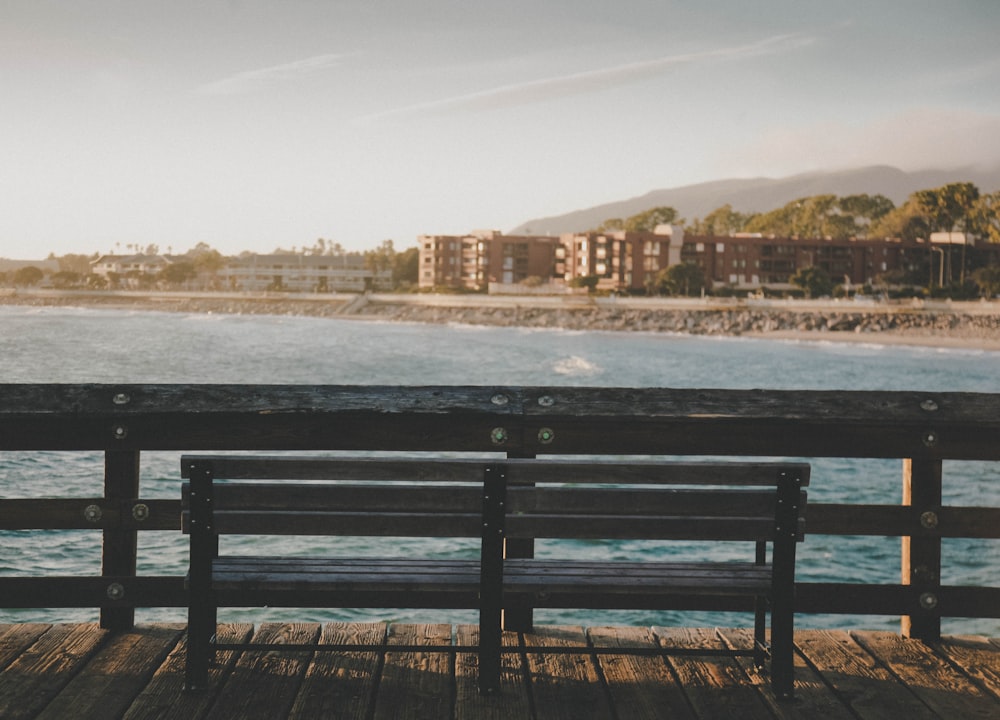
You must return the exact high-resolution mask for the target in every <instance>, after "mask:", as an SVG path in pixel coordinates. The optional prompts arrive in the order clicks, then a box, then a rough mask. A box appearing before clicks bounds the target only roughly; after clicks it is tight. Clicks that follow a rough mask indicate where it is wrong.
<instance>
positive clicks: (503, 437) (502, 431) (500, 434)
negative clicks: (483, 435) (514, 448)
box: [490, 427, 507, 445]
mask: <svg viewBox="0 0 1000 720" xmlns="http://www.w3.org/2000/svg"><path fill="white" fill-rule="evenodd" d="M490 440H492V441H493V444H494V445H503V444H504V443H505V442H507V429H506V428H502V427H495V428H493V430H491V431H490Z"/></svg>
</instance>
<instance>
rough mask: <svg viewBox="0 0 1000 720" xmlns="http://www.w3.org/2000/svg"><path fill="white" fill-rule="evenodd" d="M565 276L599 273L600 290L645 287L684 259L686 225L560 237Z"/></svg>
mask: <svg viewBox="0 0 1000 720" xmlns="http://www.w3.org/2000/svg"><path fill="white" fill-rule="evenodd" d="M560 240H561V243H562V247H563V251H562V255H563V257H562V260H563V264H562V265H561V266H560V267H561V268H562V270H563V272H562V278H563V279H564V280H565V281H566V282H567V283H571V282H572V281H573V280H574V279H580V278H585V277H597V288H598V289H599V290H613V291H628V290H645V289H646V288H647V287H649V285H651V284H652V282H653V281H654V280H655V279H656V276H657V275H658V274H659V272H660V271H661V270H665V269H666V268H668V267H670V266H671V265H677V264H678V263H680V262H681V252H682V246H683V243H684V228H682V227H681V226H679V225H660V226H659V227H657V228H656V230H655V231H653V232H631V231H625V230H619V231H615V232H610V233H597V232H588V233H569V234H566V235H562V236H561V237H560Z"/></svg>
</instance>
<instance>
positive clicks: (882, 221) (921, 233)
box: [869, 197, 931, 241]
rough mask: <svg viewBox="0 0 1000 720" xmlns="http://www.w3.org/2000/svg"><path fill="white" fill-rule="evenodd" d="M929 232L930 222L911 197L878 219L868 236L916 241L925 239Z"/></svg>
mask: <svg viewBox="0 0 1000 720" xmlns="http://www.w3.org/2000/svg"><path fill="white" fill-rule="evenodd" d="M930 232H931V225H930V221H929V219H928V218H927V215H925V214H924V212H923V210H921V208H920V205H919V204H917V203H916V202H915V201H914V200H913V199H912V197H911V198H910V199H909V200H907V201H906V202H905V203H903V204H902V205H901V206H899V207H898V208H895V209H893V210H891V211H889V212H888V213H886V214H885V215H883V216H882V217H881V218H879V219H878V220H877V221H876V222H875V223H874V225H873V226H872V228H871V230H870V231H869V235H870V236H872V237H884V238H901V239H903V240H910V241H912V240H916V239H918V238H925V239H926V238H927V237H928V236H929V235H930Z"/></svg>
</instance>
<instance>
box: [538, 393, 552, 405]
mask: <svg viewBox="0 0 1000 720" xmlns="http://www.w3.org/2000/svg"><path fill="white" fill-rule="evenodd" d="M538 404H539V405H541V406H542V407H552V406H553V405H555V404H556V401H555V399H554V398H552V396H550V395H542V396H541V397H540V398H538Z"/></svg>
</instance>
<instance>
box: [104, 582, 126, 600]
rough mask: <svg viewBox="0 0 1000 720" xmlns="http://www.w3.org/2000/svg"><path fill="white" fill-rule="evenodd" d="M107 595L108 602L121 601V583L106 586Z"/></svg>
mask: <svg viewBox="0 0 1000 720" xmlns="http://www.w3.org/2000/svg"><path fill="white" fill-rule="evenodd" d="M107 595H108V598H109V599H110V600H121V599H122V598H124V597H125V586H124V585H122V584H121V583H111V584H110V585H108V590H107Z"/></svg>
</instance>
